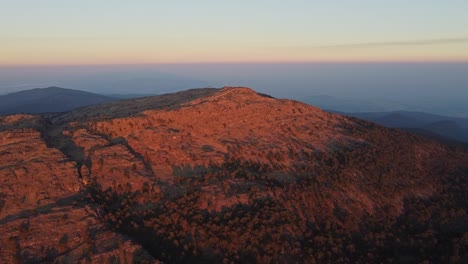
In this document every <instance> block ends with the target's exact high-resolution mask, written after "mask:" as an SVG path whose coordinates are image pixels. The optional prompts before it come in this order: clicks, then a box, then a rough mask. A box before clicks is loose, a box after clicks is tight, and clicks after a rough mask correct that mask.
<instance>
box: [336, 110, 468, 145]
mask: <svg viewBox="0 0 468 264" xmlns="http://www.w3.org/2000/svg"><path fill="white" fill-rule="evenodd" d="M332 112H333V111H332ZM340 113H342V112H340ZM342 114H345V115H349V116H353V117H357V118H361V119H364V120H367V121H370V122H374V123H377V124H380V125H383V126H386V127H391V128H402V129H405V130H407V131H411V132H414V133H418V134H422V135H425V136H429V137H432V138H435V139H438V140H442V141H445V142H446V143H455V142H456V141H458V142H465V143H468V118H458V117H448V116H440V115H434V114H429V113H423V112H410V111H393V112H369V113H342Z"/></svg>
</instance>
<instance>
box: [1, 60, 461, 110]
mask: <svg viewBox="0 0 468 264" xmlns="http://www.w3.org/2000/svg"><path fill="white" fill-rule="evenodd" d="M0 69H1V70H0V93H2V94H5V93H10V92H15V91H20V90H25V89H32V88H43V87H48V86H59V87H64V88H70V89H78V90H84V91H89V92H95V93H100V94H161V93H169V92H175V91H180V90H186V89H190V88H200V87H222V86H247V87H251V88H253V89H255V90H257V91H259V92H262V93H267V94H270V95H272V96H275V97H280V98H292V99H297V100H301V101H306V102H309V103H312V104H316V101H317V100H311V101H308V100H309V99H310V97H316V96H320V95H327V96H332V97H335V98H336V99H337V100H341V102H343V107H345V105H346V104H349V102H348V101H343V100H351V101H353V102H354V103H353V104H354V105H356V104H358V103H359V102H362V103H364V104H365V105H368V107H367V108H365V109H369V110H375V111H390V110H410V111H425V112H429V113H435V114H445V115H454V116H467V115H468V109H467V107H466V106H465V105H466V103H465V102H466V101H468V89H466V88H467V87H468V75H467V74H466V72H468V63H330V62H329V63H256V64H253V63H250V64H245V63H224V64H159V65H101V66H95V65H93V66H67V67H63V66H60V67H59V66H49V67H40V66H34V67H33V66H28V67H1V68H0ZM319 103H320V102H319ZM370 104H372V105H373V106H372V107H371V106H370ZM346 109H347V108H346V107H345V108H343V109H334V110H346ZM352 109H353V108H350V109H349V110H352Z"/></svg>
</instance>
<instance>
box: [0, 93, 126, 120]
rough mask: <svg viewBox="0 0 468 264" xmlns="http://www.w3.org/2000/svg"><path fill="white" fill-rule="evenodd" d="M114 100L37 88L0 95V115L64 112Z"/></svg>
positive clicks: (95, 95)
mask: <svg viewBox="0 0 468 264" xmlns="http://www.w3.org/2000/svg"><path fill="white" fill-rule="evenodd" d="M115 100H118V99H116V98H112V97H108V96H104V95H100V94H94V93H90V92H84V91H79V90H72V89H65V88H60V87H48V88H37V89H32V90H25V91H20V92H16V93H10V94H7V95H2V96H0V115H8V114H17V113H46V112H65V111H69V110H72V109H75V108H78V107H82V106H88V105H94V104H100V103H105V102H111V101H115Z"/></svg>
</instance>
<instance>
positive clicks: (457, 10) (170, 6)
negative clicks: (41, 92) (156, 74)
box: [0, 0, 468, 66]
mask: <svg viewBox="0 0 468 264" xmlns="http://www.w3.org/2000/svg"><path fill="white" fill-rule="evenodd" d="M0 7H1V8H0V32H1V34H0V66H17V65H94V64H158V63H214V62H218V63H219V62H222V63H229V62H231V63H254V62H265V63H268V62H275V63H281V62H460V61H461V62H468V15H466V14H467V11H468V1H466V0H450V1H441V0H412V1H408V0H393V1H388V0H360V1H356V0H327V1H321V0H317V1H312V0H290V1H279V0H268V1H262V0H257V1H255V0H249V1H247V0H237V1H219V0H216V1H214V0H199V1H188V0H187V1H181V0H174V1H157V0H139V1H128V0H99V1H96V0H93V1H91V0H80V1H71V0H42V1H37V0H29V1H26V0H15V1H11V0H0Z"/></svg>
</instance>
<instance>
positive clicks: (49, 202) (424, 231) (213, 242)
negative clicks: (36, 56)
mask: <svg viewBox="0 0 468 264" xmlns="http://www.w3.org/2000/svg"><path fill="white" fill-rule="evenodd" d="M0 124H1V125H0V179H1V180H2V184H1V185H0V230H1V234H2V235H1V236H0V244H1V245H4V246H2V247H1V248H0V259H2V260H5V261H6V262H16V261H18V259H19V258H20V259H21V260H27V261H33V262H34V261H36V262H53V261H55V262H96V261H103V262H115V261H120V262H121V263H122V262H125V261H127V262H132V261H133V262H145V261H146V262H157V261H162V262H167V263H187V262H195V263H197V262H216V263H223V262H224V263H230V262H233V263H255V262H259V263H265V262H307V263H313V262H344V263H349V262H367V263H369V262H384V261H389V262H423V261H429V262H449V261H462V260H463V258H466V257H467V255H466V252H468V251H467V250H466V246H464V245H466V243H465V242H466V235H464V234H465V233H466V232H468V226H467V224H466V223H468V221H467V220H468V218H467V214H466V210H467V208H468V207H467V203H466V201H468V193H467V190H468V186H467V177H468V153H467V152H466V150H464V149H454V148H449V147H447V146H444V145H441V144H439V143H437V142H434V141H431V140H429V139H426V138H423V137H419V136H416V135H413V134H410V133H407V132H404V131H401V130H397V129H388V128H384V127H382V126H379V125H376V124H373V123H370V122H366V121H363V120H360V119H356V118H350V117H345V116H342V115H338V114H331V113H327V112H325V111H322V110H321V109H319V108H316V107H313V106H310V105H307V104H304V103H301V102H297V101H292V100H285V99H276V98H273V97H270V96H267V95H263V94H259V93H256V92H255V91H253V90H252V89H250V88H244V87H225V88H222V89H194V90H188V91H184V92H179V93H174V94H166V95H161V96H155V97H145V98H138V99H130V100H124V101H120V102H112V103H107V104H102V105H95V106H90V107H84V108H80V109H77V110H74V111H71V112H68V113H63V114H57V115H54V116H51V115H47V116H45V115H44V116H41V115H15V116H7V117H1V119H0ZM44 238H47V239H44Z"/></svg>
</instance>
